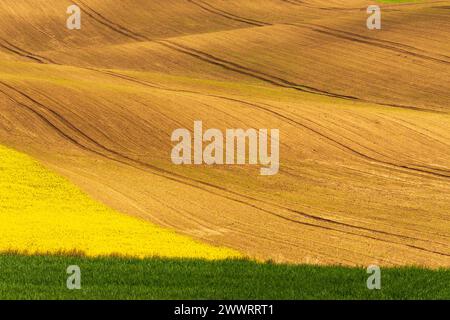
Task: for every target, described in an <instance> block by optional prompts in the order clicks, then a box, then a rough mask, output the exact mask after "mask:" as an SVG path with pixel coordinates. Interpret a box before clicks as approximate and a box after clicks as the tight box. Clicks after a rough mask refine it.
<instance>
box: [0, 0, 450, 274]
mask: <svg viewBox="0 0 450 320" xmlns="http://www.w3.org/2000/svg"><path fill="white" fill-rule="evenodd" d="M72 3H76V4H78V5H79V6H80V7H81V8H82V9H83V13H82V29H81V30H78V31H70V30H68V29H67V28H66V27H65V23H66V19H67V17H68V15H67V14H66V9H67V7H68V6H69V5H70V4H72ZM369 4H372V1H363V0H350V1H344V0H342V1H338V0H335V1H328V0H327V1H325V0H323V1H319V0H311V1H298V0H253V1H240V0H208V1H205V0H165V1H156V0H155V1H149V0H126V1H125V0H123V1H118V0H76V1H65V0H64V1H63V0H34V1H19V2H18V1H16V0H2V1H1V2H0V143H1V144H4V145H7V146H10V147H14V148H16V149H17V150H20V151H23V152H26V153H28V154H30V155H32V156H34V157H35V158H37V159H39V160H40V161H42V162H43V163H44V164H46V165H47V166H48V167H50V168H51V169H53V170H56V171H57V172H58V173H60V174H62V175H64V176H66V177H68V178H69V179H70V180H71V181H73V182H74V183H76V184H77V185H79V186H80V187H81V188H83V189H84V190H85V191H86V192H88V193H89V194H90V195H92V196H93V197H94V198H96V199H99V200H101V201H103V202H104V203H106V204H108V205H110V206H111V207H114V208H115V209H118V210H121V211H122V212H124V213H126V214H129V215H134V216H140V217H144V218H145V219H148V220H149V221H151V222H154V223H157V224H159V225H161V226H165V227H169V228H172V229H175V230H177V231H179V232H180V233H182V234H186V235H189V236H192V237H194V238H196V239H200V240H202V241H205V242H207V243H211V244H219V245H226V246H229V247H231V248H235V249H237V250H239V251H241V252H243V253H245V254H248V255H250V256H252V257H255V258H258V259H264V260H265V259H272V260H275V261H280V262H281V261H283V262H293V263H319V264H344V265H368V264H371V263H378V264H380V265H390V266H391V265H411V264H414V265H423V266H429V267H439V266H447V267H449V266H450V1H424V2H423V3H419V4H417V3H415V4H398V5H392V4H390V5H389V4H386V5H381V6H382V10H383V11H382V12H383V13H382V14H383V15H382V17H383V20H382V30H379V31H375V30H374V31H370V30H368V29H367V28H366V19H367V16H368V15H367V13H366V8H367V6H368V5H369ZM194 120H202V121H203V125H204V127H205V128H220V129H225V128H279V129H280V132H281V169H280V173H279V174H278V175H276V176H273V177H262V176H260V175H259V167H255V166H213V167H207V166H175V165H173V164H172V163H171V160H170V151H171V148H172V143H171V141H170V135H171V133H172V131H173V130H175V129H177V128H192V127H193V122H194Z"/></svg>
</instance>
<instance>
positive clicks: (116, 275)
mask: <svg viewBox="0 0 450 320" xmlns="http://www.w3.org/2000/svg"><path fill="white" fill-rule="evenodd" d="M69 265H78V266H80V268H81V282H82V284H81V285H82V288H81V290H68V289H67V288H66V280H67V277H68V276H69V275H67V273H66V269H67V267H68V266H69ZM367 277H368V275H367V274H366V271H365V269H364V268H344V267H314V266H293V265H277V264H270V263H266V264H261V263H256V262H252V261H245V260H227V261H215V262H206V261H204V260H179V259H178V260H177V259H146V260H133V259H124V258H84V257H76V256H75V257H64V256H20V255H12V254H11V255H0V299H450V285H449V284H450V270H449V269H447V270H436V271H433V270H424V269H416V268H399V269H382V288H381V290H368V289H367V288H366V279H367Z"/></svg>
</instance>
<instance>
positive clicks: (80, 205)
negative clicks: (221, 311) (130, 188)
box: [0, 146, 240, 259]
mask: <svg viewBox="0 0 450 320" xmlns="http://www.w3.org/2000/svg"><path fill="white" fill-rule="evenodd" d="M0 192H1V196H0V235H1V236H0V251H2V252H4V251H19V252H22V253H29V254H34V253H61V252H73V251H78V252H83V253H84V254H86V255H88V256H100V255H112V254H114V255H116V254H117V255H123V256H133V257H149V256H161V257H189V258H191V257H192V258H205V259H223V258H228V257H238V256H239V255H240V254H239V253H237V252H235V251H233V250H231V249H227V248H218V247H213V246H209V245H207V244H203V243H199V242H196V241H194V240H191V239H190V238H188V237H185V236H182V235H178V234H176V233H174V232H171V231H169V230H165V229H163V228H160V227H157V226H154V225H152V224H150V223H148V222H147V221H143V220H140V219H137V218H133V217H129V216H126V215H123V214H121V213H118V212H116V211H114V210H112V209H110V208H108V207H106V206H105V205H103V204H101V203H98V202H96V201H94V200H93V199H91V198H90V197H88V196H87V195H86V194H84V193H83V192H82V191H81V190H79V189H78V188H77V187H75V186H74V185H72V184H71V183H70V182H68V181H67V180H65V179H64V178H62V177H60V176H58V175H56V174H54V173H52V172H50V171H49V170H47V169H46V168H44V167H43V166H41V165H40V164H39V163H37V162H36V161H35V160H33V159H32V158H30V157H29V156H27V155H25V154H22V153H19V152H17V151H14V150H11V149H9V148H6V147H4V146H0Z"/></svg>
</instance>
